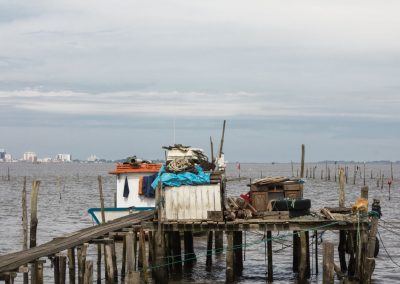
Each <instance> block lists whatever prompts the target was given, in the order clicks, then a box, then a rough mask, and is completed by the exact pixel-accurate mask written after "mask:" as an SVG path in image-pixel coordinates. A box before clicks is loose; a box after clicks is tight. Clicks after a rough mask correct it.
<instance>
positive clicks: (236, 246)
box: [233, 231, 243, 276]
mask: <svg viewBox="0 0 400 284" xmlns="http://www.w3.org/2000/svg"><path fill="white" fill-rule="evenodd" d="M242 247H243V235H242V232H241V231H240V232H239V231H234V232H233V254H234V258H235V260H234V265H235V275H238V276H240V275H242V272H243V249H242Z"/></svg>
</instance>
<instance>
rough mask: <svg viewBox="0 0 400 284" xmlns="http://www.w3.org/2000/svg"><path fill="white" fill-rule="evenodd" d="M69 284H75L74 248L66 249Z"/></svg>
mask: <svg viewBox="0 0 400 284" xmlns="http://www.w3.org/2000/svg"><path fill="white" fill-rule="evenodd" d="M68 275H69V284H75V278H76V276H75V248H70V249H68Z"/></svg>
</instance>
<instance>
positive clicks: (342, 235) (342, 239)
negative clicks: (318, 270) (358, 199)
mask: <svg viewBox="0 0 400 284" xmlns="http://www.w3.org/2000/svg"><path fill="white" fill-rule="evenodd" d="M344 183H345V173H344V169H343V168H341V169H340V170H339V207H341V208H344V207H345V203H346V202H345V200H346V198H345V190H344ZM338 253H339V261H340V270H341V271H342V272H346V271H347V264H346V231H344V230H340V231H339V246H338Z"/></svg>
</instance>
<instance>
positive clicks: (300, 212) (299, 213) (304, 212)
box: [289, 209, 310, 218]
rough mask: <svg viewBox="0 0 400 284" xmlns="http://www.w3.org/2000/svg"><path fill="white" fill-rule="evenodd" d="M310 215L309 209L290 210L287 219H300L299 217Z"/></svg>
mask: <svg viewBox="0 0 400 284" xmlns="http://www.w3.org/2000/svg"><path fill="white" fill-rule="evenodd" d="M308 214H310V209H305V210H290V211H289V217H290V218H293V217H300V216H304V215H308Z"/></svg>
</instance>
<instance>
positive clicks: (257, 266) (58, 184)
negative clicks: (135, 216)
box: [0, 163, 400, 283]
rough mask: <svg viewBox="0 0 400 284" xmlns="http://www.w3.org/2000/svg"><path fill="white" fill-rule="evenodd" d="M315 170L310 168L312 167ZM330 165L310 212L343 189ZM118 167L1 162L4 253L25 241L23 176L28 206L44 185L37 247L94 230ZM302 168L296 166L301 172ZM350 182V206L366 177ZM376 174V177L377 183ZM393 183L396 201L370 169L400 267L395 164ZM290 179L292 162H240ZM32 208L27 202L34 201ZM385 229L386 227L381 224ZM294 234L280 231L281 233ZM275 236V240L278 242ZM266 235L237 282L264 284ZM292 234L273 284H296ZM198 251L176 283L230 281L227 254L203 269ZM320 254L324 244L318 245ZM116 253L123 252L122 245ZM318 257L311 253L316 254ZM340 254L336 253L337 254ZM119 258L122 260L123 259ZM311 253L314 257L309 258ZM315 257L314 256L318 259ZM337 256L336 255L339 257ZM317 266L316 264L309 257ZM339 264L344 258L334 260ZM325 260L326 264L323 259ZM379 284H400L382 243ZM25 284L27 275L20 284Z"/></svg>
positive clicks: (242, 184) (250, 170)
mask: <svg viewBox="0 0 400 284" xmlns="http://www.w3.org/2000/svg"><path fill="white" fill-rule="evenodd" d="M313 166H314V164H310V165H307V167H309V168H311V167H313ZM8 167H9V168H10V174H11V180H10V181H7V180H6V178H5V176H6V175H7V168H8ZM330 167H331V172H332V173H331V179H332V181H325V180H324V179H323V180H321V170H324V172H325V165H322V164H318V165H317V170H316V179H307V181H306V183H305V187H304V197H305V198H310V199H311V200H312V209H313V210H318V209H319V208H321V207H323V206H331V207H334V206H337V205H338V193H337V188H338V186H337V183H335V182H334V173H333V168H334V165H330ZM113 168H114V165H113V164H75V163H73V164H28V163H27V164H25V163H0V200H1V206H0V254H7V253H10V252H15V251H18V250H20V249H21V247H22V244H21V243H22V242H21V240H22V237H21V191H22V185H23V177H24V176H26V177H27V181H28V188H27V189H28V200H30V196H29V193H30V188H31V182H32V180H34V179H37V180H40V181H41V185H40V191H39V201H38V216H39V225H38V244H42V243H44V242H47V241H50V240H52V239H53V238H54V237H58V236H61V235H63V234H65V233H69V232H72V231H76V230H79V229H82V228H85V227H88V226H92V225H93V221H92V220H91V218H90V216H88V214H87V208H90V207H98V206H99V193H98V183H97V176H98V175H101V176H103V189H104V194H105V202H106V206H113V202H114V201H113V198H114V189H115V177H114V176H110V175H108V171H110V170H112V169H113ZM297 168H298V165H295V166H294V172H295V173H296V171H297ZM349 169H350V171H349V172H350V178H349V183H348V184H347V185H346V204H350V203H352V202H354V201H355V200H356V198H357V196H359V193H360V188H361V187H362V186H363V178H361V177H360V176H359V175H357V179H356V184H355V185H353V165H349ZM371 170H372V171H373V176H374V178H373V179H371V177H370V175H371ZM380 170H382V171H383V172H384V176H385V179H384V181H385V186H384V188H383V189H381V188H380V187H379V188H378V187H377V185H376V179H375V177H376V176H377V174H378V172H379V171H380ZM393 172H394V182H393V184H392V190H391V200H390V201H389V200H388V196H389V194H388V185H387V181H388V177H390V165H383V164H382V165H377V164H373V165H372V164H371V165H369V164H367V166H366V184H367V185H368V186H369V188H370V191H369V199H370V202H372V199H373V198H379V199H381V206H382V212H383V216H382V219H383V220H385V221H386V222H390V223H391V224H392V227H391V228H392V231H393V232H389V231H387V230H385V229H384V228H382V227H380V228H379V229H380V234H381V237H382V240H383V243H384V245H385V246H386V248H387V249H388V251H389V253H390V255H391V257H392V259H393V260H394V261H395V262H397V263H399V264H400V248H399V247H398V244H399V234H400V222H399V220H398V215H399V213H400V208H399V204H400V202H399V201H400V180H399V176H400V166H399V165H393ZM261 175H262V176H272V175H279V176H291V165H290V164H274V165H271V164H242V165H241V176H242V177H247V178H249V179H250V178H252V179H254V178H258V177H260V176H261ZM227 176H228V179H230V178H234V177H237V176H238V171H237V170H236V168H235V165H229V166H228V169H227ZM248 182H249V180H248V179H247V180H242V181H233V182H228V188H227V191H228V195H232V196H238V195H239V194H240V193H243V192H247V190H248V188H247V186H246V184H247V183H248ZM28 206H29V202H28ZM381 224H383V223H382V222H381ZM285 234H289V232H279V235H280V236H282V235H285ZM277 235H278V233H274V234H273V236H277ZM262 238H263V235H262V233H247V234H246V239H247V244H248V245H249V244H252V245H249V246H248V247H247V249H246V261H245V262H244V271H243V276H242V277H241V278H240V279H239V281H238V283H265V272H266V262H265V254H264V243H260V240H261V239H262ZM323 239H324V240H328V239H329V240H331V241H333V242H335V243H336V241H337V234H336V233H334V232H329V231H327V232H326V233H325V234H324V236H323ZM290 244H291V236H288V237H287V238H286V239H285V238H284V239H282V240H280V241H279V242H278V241H276V242H273V250H274V251H275V252H274V255H273V263H274V280H275V282H274V283H295V280H294V275H293V273H292V269H291V263H292V258H291V247H289V248H286V249H285V247H286V246H287V245H290ZM195 245H196V247H195V250H196V253H197V255H198V262H197V264H196V266H195V268H194V269H193V271H192V272H191V273H188V274H185V275H184V279H177V280H176V283H187V282H196V283H214V282H219V283H224V278H225V270H224V269H225V258H224V255H222V256H220V257H216V258H214V259H213V270H212V272H206V271H205V253H204V252H205V250H206V240H205V238H204V237H196V238H195ZM319 249H320V250H322V246H321V245H320V248H319ZM117 250H121V247H120V246H117ZM311 252H312V251H311ZM335 254H337V253H336V252H335ZM119 255H121V254H120V253H119ZM311 255H313V254H311ZM96 256H97V254H96V250H95V247H94V246H91V249H89V256H88V258H89V259H92V260H93V261H96V259H97V257H96ZM312 257H313V256H312ZM335 258H337V255H335ZM311 260H312V261H314V259H313V258H312V259H311ZM336 261H337V262H338V259H336ZM319 262H320V263H321V262H322V254H321V253H320V256H319ZM50 265H51V264H50V261H47V263H46V264H45V283H53V279H52V273H53V272H52V269H51V267H50ZM319 271H320V275H319V276H316V275H315V267H314V268H313V269H312V274H313V276H312V279H311V282H312V283H322V275H321V271H322V267H321V266H320V267H319ZM373 279H374V283H400V268H399V267H397V266H396V265H395V264H393V262H391V261H390V259H389V258H388V256H387V254H386V253H385V251H384V249H383V248H382V245H381V250H380V254H379V256H378V259H377V263H376V269H375V273H374V277H373ZM16 282H17V283H21V277H20V276H19V277H18V278H17V281H16Z"/></svg>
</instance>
